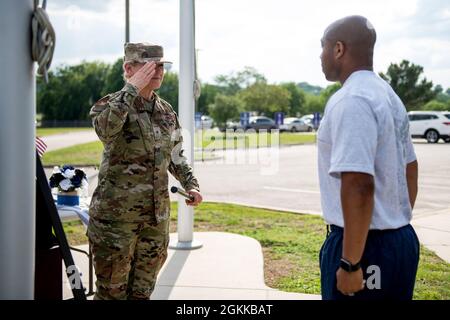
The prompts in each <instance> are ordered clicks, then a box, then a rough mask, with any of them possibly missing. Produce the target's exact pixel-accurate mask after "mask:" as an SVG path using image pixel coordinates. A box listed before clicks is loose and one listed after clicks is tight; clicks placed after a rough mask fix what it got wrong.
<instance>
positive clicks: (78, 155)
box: [42, 141, 103, 166]
mask: <svg viewBox="0 0 450 320" xmlns="http://www.w3.org/2000/svg"><path fill="white" fill-rule="evenodd" d="M102 151H103V145H102V143H101V142H100V141H95V142H88V143H83V144H78V145H75V146H72V147H67V148H63V149H58V150H54V151H49V152H46V153H45V154H44V156H43V157H42V163H43V165H44V166H50V165H51V166H54V165H56V166H61V165H63V164H71V165H94V166H99V165H100V160H101V154H102Z"/></svg>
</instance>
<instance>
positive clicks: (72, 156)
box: [42, 141, 214, 166]
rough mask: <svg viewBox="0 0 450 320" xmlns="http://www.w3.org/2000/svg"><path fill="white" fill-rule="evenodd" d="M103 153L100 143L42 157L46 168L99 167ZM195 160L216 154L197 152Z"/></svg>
mask: <svg viewBox="0 0 450 320" xmlns="http://www.w3.org/2000/svg"><path fill="white" fill-rule="evenodd" d="M102 152H103V145H102V143H101V142H100V141H95V142H88V143H83V144H78V145H75V146H72V147H67V148H63V149H58V150H54V151H49V152H46V153H45V154H44V156H43V157H42V163H43V165H44V166H61V165H63V164H71V165H82V166H99V165H100V160H101V156H102ZM194 155H195V160H211V159H214V154H212V153H211V152H209V151H205V152H203V157H202V152H201V151H198V152H197V151H196V152H195V154H194Z"/></svg>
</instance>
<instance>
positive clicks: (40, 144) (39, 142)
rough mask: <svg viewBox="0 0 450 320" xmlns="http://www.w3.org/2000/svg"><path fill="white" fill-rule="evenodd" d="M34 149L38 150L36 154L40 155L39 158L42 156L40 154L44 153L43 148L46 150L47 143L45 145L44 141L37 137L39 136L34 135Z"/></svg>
mask: <svg viewBox="0 0 450 320" xmlns="http://www.w3.org/2000/svg"><path fill="white" fill-rule="evenodd" d="M36 150H37V152H38V154H39V157H41V158H42V156H43V155H44V153H45V150H47V145H46V144H45V142H44V141H43V140H42V139H41V138H39V137H36Z"/></svg>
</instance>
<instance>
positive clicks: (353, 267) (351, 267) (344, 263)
mask: <svg viewBox="0 0 450 320" xmlns="http://www.w3.org/2000/svg"><path fill="white" fill-rule="evenodd" d="M339 266H340V267H341V268H342V269H344V270H345V271H347V272H355V271H358V270H359V269H361V262H358V263H355V264H352V263H351V262H350V261H348V260H346V259H344V258H341V262H340V264H339Z"/></svg>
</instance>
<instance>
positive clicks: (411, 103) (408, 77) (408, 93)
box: [380, 60, 436, 110]
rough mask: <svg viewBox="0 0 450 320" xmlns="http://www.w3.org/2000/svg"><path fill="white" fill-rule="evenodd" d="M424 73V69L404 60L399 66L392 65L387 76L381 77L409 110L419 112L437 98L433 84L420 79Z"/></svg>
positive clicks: (382, 75)
mask: <svg viewBox="0 0 450 320" xmlns="http://www.w3.org/2000/svg"><path fill="white" fill-rule="evenodd" d="M422 73H423V67H421V66H419V65H415V64H413V63H410V62H409V61H407V60H403V61H402V62H401V63H400V64H399V65H398V64H392V63H391V65H390V66H389V68H388V70H387V72H386V74H383V73H380V76H381V77H382V78H383V79H385V80H386V81H387V82H389V84H390V85H391V87H392V89H394V91H395V92H396V93H397V94H398V96H399V97H400V99H401V100H402V101H403V103H404V104H405V106H406V108H407V109H408V110H417V109H419V108H421V107H422V106H423V105H424V104H425V103H427V102H428V101H430V100H432V99H433V98H434V97H435V96H436V92H435V91H433V90H432V88H433V82H431V81H427V79H426V78H422V79H421V80H420V79H419V78H420V77H421V75H422Z"/></svg>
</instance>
